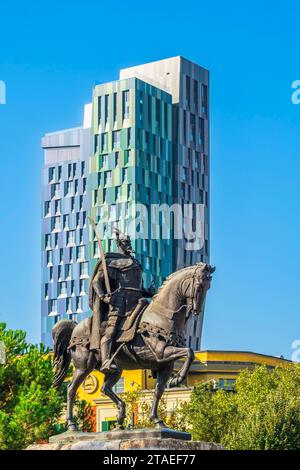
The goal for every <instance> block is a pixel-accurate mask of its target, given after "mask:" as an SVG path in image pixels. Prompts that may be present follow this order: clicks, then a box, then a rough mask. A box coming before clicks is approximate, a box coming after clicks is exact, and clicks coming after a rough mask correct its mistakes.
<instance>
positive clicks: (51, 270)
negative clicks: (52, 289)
mask: <svg viewBox="0 0 300 470" xmlns="http://www.w3.org/2000/svg"><path fill="white" fill-rule="evenodd" d="M49 282H53V267H52V266H51V267H50V268H49Z"/></svg>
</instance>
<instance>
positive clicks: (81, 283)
mask: <svg viewBox="0 0 300 470" xmlns="http://www.w3.org/2000/svg"><path fill="white" fill-rule="evenodd" d="M79 292H80V295H85V281H84V279H80V283H79Z"/></svg>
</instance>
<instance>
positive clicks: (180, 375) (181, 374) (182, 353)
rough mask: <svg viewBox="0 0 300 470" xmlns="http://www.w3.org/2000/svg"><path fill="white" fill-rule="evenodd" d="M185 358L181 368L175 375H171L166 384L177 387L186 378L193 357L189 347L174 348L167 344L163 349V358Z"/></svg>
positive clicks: (174, 359)
mask: <svg viewBox="0 0 300 470" xmlns="http://www.w3.org/2000/svg"><path fill="white" fill-rule="evenodd" d="M182 358H185V361H184V364H183V366H182V367H181V369H180V370H179V371H178V372H177V374H176V375H175V377H173V378H172V379H171V380H170V382H169V384H168V386H169V387H170V388H172V387H178V385H180V384H182V382H183V381H184V380H185V379H186V377H187V374H188V371H189V369H190V367H191V365H192V363H193V360H194V358H195V354H194V351H193V350H192V349H191V348H174V347H172V346H167V347H166V349H165V351H164V358H163V360H172V361H176V360H178V359H182Z"/></svg>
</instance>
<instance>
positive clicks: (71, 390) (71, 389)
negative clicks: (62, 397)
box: [67, 368, 93, 431]
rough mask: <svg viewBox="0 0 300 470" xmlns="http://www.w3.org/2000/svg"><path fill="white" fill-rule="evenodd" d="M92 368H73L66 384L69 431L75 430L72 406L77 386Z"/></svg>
mask: <svg viewBox="0 0 300 470" xmlns="http://www.w3.org/2000/svg"><path fill="white" fill-rule="evenodd" d="M92 370H93V368H92V369H86V370H81V369H75V371H74V374H73V378H72V381H71V382H70V383H69V385H68V401H67V426H68V429H69V430H71V431H77V426H76V424H75V422H74V419H73V406H74V401H75V398H76V392H77V390H78V387H79V386H80V385H81V384H82V382H83V381H84V379H85V378H86V377H87V376H88V374H89V373H90V372H92Z"/></svg>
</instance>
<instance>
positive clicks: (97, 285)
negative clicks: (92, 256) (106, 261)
mask: <svg viewBox="0 0 300 470" xmlns="http://www.w3.org/2000/svg"><path fill="white" fill-rule="evenodd" d="M93 288H94V290H95V292H96V294H97V295H98V296H99V297H100V298H103V297H104V295H105V294H106V292H105V290H104V274H103V271H102V269H99V271H98V272H97V274H96V276H95V277H94V280H93Z"/></svg>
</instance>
